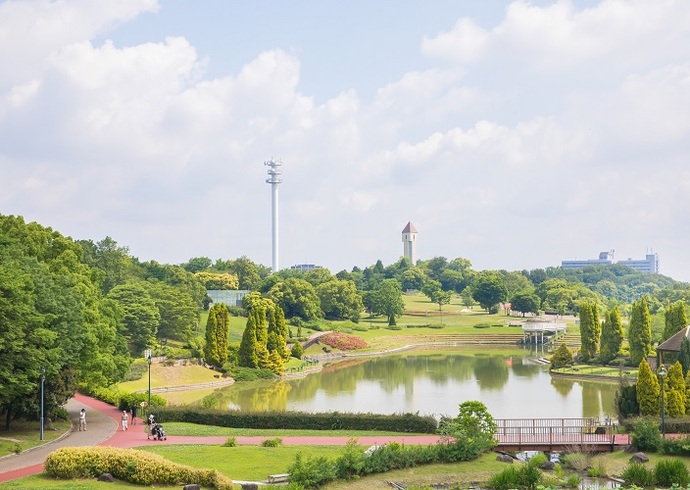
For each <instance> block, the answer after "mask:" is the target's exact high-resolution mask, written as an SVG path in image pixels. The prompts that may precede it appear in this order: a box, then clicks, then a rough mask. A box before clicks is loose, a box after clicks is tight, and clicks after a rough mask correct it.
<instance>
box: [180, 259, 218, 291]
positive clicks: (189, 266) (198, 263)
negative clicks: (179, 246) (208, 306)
mask: <svg viewBox="0 0 690 490" xmlns="http://www.w3.org/2000/svg"><path fill="white" fill-rule="evenodd" d="M212 263H213V262H212V261H211V259H209V258H208V257H193V258H191V259H189V260H188V261H187V262H186V263H184V264H182V268H183V269H184V270H186V271H189V272H191V273H192V274H196V273H197V272H201V271H205V270H208V269H209V268H210V267H211V264H212ZM209 289H211V288H209Z"/></svg>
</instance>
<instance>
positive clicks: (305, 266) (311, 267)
mask: <svg viewBox="0 0 690 490" xmlns="http://www.w3.org/2000/svg"><path fill="white" fill-rule="evenodd" d="M317 267H319V266H318V265H316V264H295V265H293V266H291V267H290V269H297V270H298V271H302V272H307V271H313V270H314V269H316V268H317Z"/></svg>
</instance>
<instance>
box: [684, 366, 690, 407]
mask: <svg viewBox="0 0 690 490" xmlns="http://www.w3.org/2000/svg"><path fill="white" fill-rule="evenodd" d="M685 415H690V372H688V373H687V374H686V375H685Z"/></svg>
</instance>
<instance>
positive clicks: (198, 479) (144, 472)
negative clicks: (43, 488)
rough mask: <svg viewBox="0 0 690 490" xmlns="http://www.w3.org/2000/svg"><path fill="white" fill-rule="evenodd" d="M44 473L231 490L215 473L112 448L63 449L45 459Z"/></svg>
mask: <svg viewBox="0 0 690 490" xmlns="http://www.w3.org/2000/svg"><path fill="white" fill-rule="evenodd" d="M45 471H46V473H47V474H48V475H49V476H51V477H53V478H60V479H75V478H95V477H98V476H100V475H101V474H103V473H110V474H111V475H113V476H114V477H115V478H117V479H119V480H123V481H126V482H129V483H133V484H135V485H146V486H151V485H178V484H180V483H185V484H187V483H196V484H199V485H201V486H204V487H207V486H208V487H213V488H218V489H220V490H232V481H231V480H230V479H229V478H227V477H225V476H223V475H221V474H219V473H218V472H216V471H215V470H204V469H197V468H192V467H191V466H185V465H180V464H176V463H173V462H171V461H168V460H166V459H165V458H163V457H162V456H159V455H157V454H152V453H146V452H144V451H136V450H134V449H121V448H113V447H103V446H93V447H63V448H60V449H58V450H57V451H54V452H52V453H50V454H49V455H48V457H47V458H46V460H45Z"/></svg>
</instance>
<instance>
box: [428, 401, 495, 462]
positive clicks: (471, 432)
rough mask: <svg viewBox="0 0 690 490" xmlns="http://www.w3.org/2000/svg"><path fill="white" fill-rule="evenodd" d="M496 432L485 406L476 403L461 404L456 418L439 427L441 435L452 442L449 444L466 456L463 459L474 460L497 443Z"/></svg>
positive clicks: (493, 422) (492, 419)
mask: <svg viewBox="0 0 690 490" xmlns="http://www.w3.org/2000/svg"><path fill="white" fill-rule="evenodd" d="M496 430H497V429H496V422H495V421H494V418H493V417H492V416H491V414H490V413H489V411H488V410H487V409H486V405H484V404H483V403H481V402H478V401H467V402H464V403H461V404H460V411H459V413H458V416H457V417H455V418H454V419H453V420H451V421H446V422H443V423H442V424H441V426H440V427H439V432H440V433H441V435H442V436H444V437H445V438H449V439H450V441H452V442H450V444H454V445H456V446H459V447H462V452H463V453H464V454H465V455H466V457H465V458H463V459H475V458H477V457H479V456H480V455H481V454H482V453H484V452H486V451H489V450H490V449H491V448H493V447H494V446H495V445H496V444H497V443H498V441H497V440H496V436H495V434H496Z"/></svg>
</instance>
